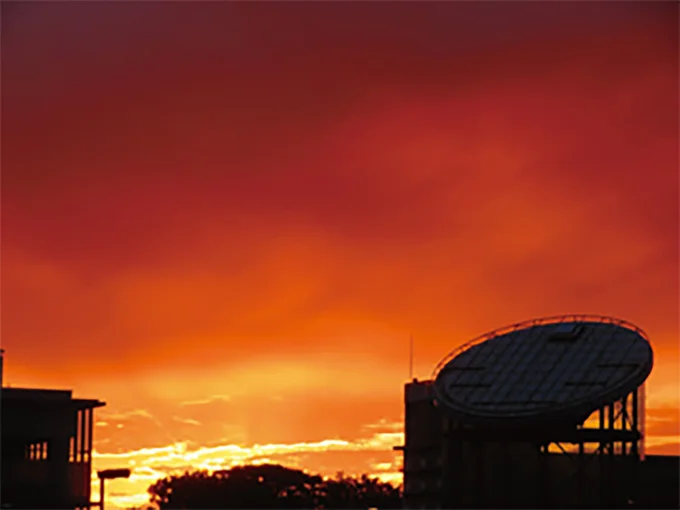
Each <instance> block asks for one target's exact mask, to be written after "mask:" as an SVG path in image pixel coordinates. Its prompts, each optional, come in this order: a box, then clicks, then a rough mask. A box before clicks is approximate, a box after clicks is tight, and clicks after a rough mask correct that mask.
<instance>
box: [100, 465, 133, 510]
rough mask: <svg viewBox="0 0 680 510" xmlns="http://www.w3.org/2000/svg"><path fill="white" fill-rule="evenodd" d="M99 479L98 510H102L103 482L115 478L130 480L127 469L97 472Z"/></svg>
mask: <svg viewBox="0 0 680 510" xmlns="http://www.w3.org/2000/svg"><path fill="white" fill-rule="evenodd" d="M97 476H98V477H99V510H104V480H114V479H115V478H130V470H129V469H105V470H103V471H97Z"/></svg>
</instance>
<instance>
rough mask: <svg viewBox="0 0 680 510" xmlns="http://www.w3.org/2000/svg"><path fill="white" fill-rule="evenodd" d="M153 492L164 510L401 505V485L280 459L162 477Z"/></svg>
mask: <svg viewBox="0 0 680 510" xmlns="http://www.w3.org/2000/svg"><path fill="white" fill-rule="evenodd" d="M148 492H149V494H150V496H151V502H152V503H154V504H155V505H157V506H158V507H159V508H161V509H186V510H189V509H202V510H212V509H218V508H221V509H226V508H244V509H245V508H261V509H266V508H282V509H285V508H309V509H332V508H344V509H359V508H363V509H368V508H381V509H382V508H386V509H394V508H401V495H400V493H399V489H398V488H395V487H393V486H392V485H390V484H388V483H384V482H380V481H379V480H378V479H376V478H370V477H368V476H367V475H362V476H361V477H360V478H352V477H347V476H344V475H343V474H342V473H339V474H338V475H337V476H336V477H335V478H333V479H328V480H324V479H323V478H322V477H321V476H319V475H311V474H308V473H305V472H304V471H300V470H298V469H289V468H286V467H283V466H279V465H275V464H265V465H259V466H238V467H234V468H232V469H229V470H224V471H216V472H214V473H212V474H209V473H208V472H207V471H193V472H186V473H184V474H183V475H181V476H177V475H173V476H170V477H167V478H163V479H161V480H158V481H157V482H156V483H154V484H153V485H152V486H151V487H149V490H148Z"/></svg>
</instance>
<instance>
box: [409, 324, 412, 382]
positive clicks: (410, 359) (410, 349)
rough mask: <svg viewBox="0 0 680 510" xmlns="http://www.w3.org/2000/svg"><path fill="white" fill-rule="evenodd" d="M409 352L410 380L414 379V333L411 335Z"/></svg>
mask: <svg viewBox="0 0 680 510" xmlns="http://www.w3.org/2000/svg"><path fill="white" fill-rule="evenodd" d="M408 347H409V352H408V380H409V381H412V380H413V335H410V337H409V346H408Z"/></svg>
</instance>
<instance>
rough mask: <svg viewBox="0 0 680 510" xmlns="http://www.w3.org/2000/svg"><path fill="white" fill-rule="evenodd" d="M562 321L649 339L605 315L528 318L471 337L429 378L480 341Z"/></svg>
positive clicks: (438, 364)
mask: <svg viewBox="0 0 680 510" xmlns="http://www.w3.org/2000/svg"><path fill="white" fill-rule="evenodd" d="M563 322H596V323H599V324H614V325H616V326H621V327H623V328H626V329H629V330H632V331H635V332H636V333H637V334H638V335H640V336H641V337H642V338H644V339H645V340H647V341H649V338H648V337H647V334H646V333H645V332H644V331H643V330H642V329H640V328H639V327H637V326H636V325H635V324H632V323H630V322H628V321H625V320H623V319H618V318H615V317H607V316H605V315H590V314H569V315H554V316H550V317H542V318H538V319H530V320H527V321H522V322H518V323H515V324H512V325H510V326H504V327H501V328H498V329H495V330H493V331H490V332H488V333H484V334H483V335H480V336H478V337H475V338H473V339H472V340H470V341H469V342H467V343H465V344H463V345H461V346H460V347H457V348H456V349H454V350H453V351H451V352H450V353H449V354H447V355H446V356H445V357H444V358H443V359H442V360H441V361H440V362H439V363H437V366H435V368H434V370H433V371H432V376H431V379H432V380H435V379H436V378H437V375H438V374H439V372H441V370H442V369H443V368H444V367H445V366H446V365H447V363H448V362H449V361H451V360H452V359H453V358H455V357H456V356H458V355H459V354H460V353H462V352H464V351H466V350H468V349H469V348H471V347H473V346H475V345H477V344H481V343H482V342H486V341H487V340H491V339H492V338H496V337H499V336H502V335H506V334H508V333H512V332H514V331H519V330H521V329H526V328H529V327H533V326H544V325H547V324H559V323H563Z"/></svg>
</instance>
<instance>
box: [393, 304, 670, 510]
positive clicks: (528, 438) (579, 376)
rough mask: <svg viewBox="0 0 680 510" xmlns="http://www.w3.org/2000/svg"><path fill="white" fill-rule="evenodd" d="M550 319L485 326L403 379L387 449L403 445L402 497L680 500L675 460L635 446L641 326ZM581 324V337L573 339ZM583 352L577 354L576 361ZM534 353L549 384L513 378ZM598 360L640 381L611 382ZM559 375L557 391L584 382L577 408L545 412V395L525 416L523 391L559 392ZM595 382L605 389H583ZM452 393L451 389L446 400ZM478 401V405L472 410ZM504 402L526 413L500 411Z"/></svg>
mask: <svg viewBox="0 0 680 510" xmlns="http://www.w3.org/2000/svg"><path fill="white" fill-rule="evenodd" d="M557 319H559V320H555V319H552V318H550V319H548V320H542V319H541V320H537V321H531V322H530V323H529V324H528V326H527V324H525V323H522V324H520V325H515V326H512V327H510V328H507V329H504V330H502V331H501V332H500V333H499V332H492V333H491V334H487V335H483V336H482V337H479V339H476V340H475V341H474V343H473V342H471V344H472V345H473V347H470V346H469V345H468V346H464V347H462V348H460V350H458V351H455V352H454V354H452V355H451V356H449V357H447V358H445V360H444V361H443V362H442V363H440V365H439V366H438V367H437V368H436V369H435V373H434V374H433V378H432V379H430V380H425V381H418V380H417V379H414V380H412V381H411V382H409V383H407V384H406V385H405V387H404V404H405V419H404V435H405V438H404V445H403V446H400V447H397V448H396V449H397V450H401V451H403V475H404V483H403V505H404V508H409V509H416V508H627V507H638V508H679V507H680V506H679V501H678V499H679V495H680V479H679V475H680V470H679V466H680V459H679V458H678V457H677V456H646V457H645V455H644V442H643V440H644V386H642V385H641V381H644V379H645V378H646V376H647V374H648V373H649V371H651V363H650V361H651V349H647V348H646V346H645V343H646V342H647V341H646V338H645V337H644V334H642V333H641V331H640V330H637V329H634V327H632V326H630V325H628V324H625V323H623V322H622V321H615V320H610V319H604V318H592V317H590V316H588V317H578V318H577V319H573V318H569V319H568V320H564V319H563V318H557ZM524 326H527V327H524ZM579 335H583V336H584V337H585V338H586V340H581V345H580V346H579ZM598 335H602V336H598ZM499 339H500V340H499ZM610 339H614V340H615V342H614V343H615V346H614V347H612V346H611V344H610ZM487 341H489V342H488V343H486V342H487ZM617 342H618V343H617ZM584 343H585V344H586V346H587V348H585V347H584V345H583V344H584ZM480 346H481V347H480ZM506 346H508V347H507V349H508V351H509V354H505V353H504V352H503V350H502V349H503V348H505V347H506ZM593 346H595V348H594V347H593ZM629 346H630V347H629ZM473 349H474V350H473ZM532 349H533V352H531V350H532ZM636 349H637V352H636ZM617 351H620V352H621V354H619V352H617ZM610 352H611V353H612V357H613V358H614V359H612V360H609V359H608V358H607V356H608V355H609V353H610ZM470 353H472V354H470ZM546 353H547V355H546ZM582 353H583V354H585V356H584V359H585V361H584V362H580V363H578V362H577V363H574V361H573V360H576V359H578V358H579V356H583V354H582ZM648 353H649V354H648ZM633 354H635V355H636V356H638V357H637V358H635V356H633ZM616 356H619V357H621V359H620V360H619V359H618V358H615V357H616ZM624 356H628V358H629V359H627V358H625V357H624ZM542 357H545V361H546V364H548V362H552V363H553V364H554V366H555V368H554V369H553V371H558V373H557V375H556V376H555V377H554V378H553V380H554V381H555V382H553V383H552V386H548V385H545V384H543V385H538V384H535V385H534V384H533V383H531V384H529V383H524V382H522V378H519V380H518V378H517V377H516V374H517V372H524V373H526V374H529V376H525V380H527V381H530V380H532V378H531V377H530V375H532V372H533V371H541V370H543V367H541V363H543V361H541V359H542ZM565 359H566V360H567V361H561V360H565ZM591 360H592V361H591ZM498 364H500V365H501V366H498ZM589 364H592V365H593V370H592V372H590V373H589V372H587V370H589V368H588V365H589ZM606 369H609V370H610V372H616V371H617V370H620V371H621V373H622V374H624V375H625V376H628V375H629V374H632V376H634V377H637V380H633V382H632V383H630V384H628V385H627V386H625V387H621V388H620V389H619V388H617V386H615V385H614V384H613V383H610V382H609V381H610V380H615V381H616V384H619V381H621V380H623V377H621V378H619V379H615V378H613V377H611V375H610V373H607V372H606ZM623 370H625V372H624V371H623ZM635 370H639V372H638V374H639V375H637V376H636V375H635V374H636V372H635ZM500 373H506V374H509V376H510V377H509V378H508V379H507V382H506V383H505V384H500V385H499V384H497V383H495V382H494V381H495V379H494V378H497V377H498V374H500ZM565 374H566V375H565ZM590 374H595V375H596V376H598V377H599V379H593V378H592V377H591V376H590ZM608 377H609V379H607V378H608ZM561 379H564V380H565V381H567V385H568V387H567V388H566V391H569V387H570V386H573V387H578V388H583V390H581V391H583V395H584V396H586V398H581V400H579V401H577V400H573V402H575V403H576V404H578V405H581V403H582V402H585V408H576V407H575V409H576V412H574V411H573V410H571V409H569V408H567V407H565V406H563V407H562V408H559V409H558V411H560V412H559V413H556V414H555V415H549V414H548V413H550V412H552V411H553V407H550V406H551V405H552V404H550V405H546V406H545V407H544V409H543V410H541V413H543V414H541V415H539V414H538V413H534V414H533V415H532V414H531V412H532V409H531V408H530V407H529V406H530V405H532V406H534V408H535V407H536V406H535V405H534V402H535V401H536V400H532V398H530V397H531V395H536V394H538V395H540V394H541V393H543V400H557V399H558V398H559V395H558V393H557V392H556V390H554V389H552V388H554V387H556V383H560V381H561ZM600 379H602V380H601V381H600ZM516 380H518V382H517V383H514V382H513V381H516ZM513 384H514V385H515V386H513ZM599 387H609V388H614V390H613V392H612V390H611V389H610V390H608V391H609V394H603V396H602V397H596V398H594V399H593V400H588V399H589V398H590V395H592V394H596V392H597V391H599V390H598V389H597V388H599ZM489 390H493V392H490V391H489ZM446 392H448V393H449V394H448V395H447V394H446ZM484 392H487V393H484ZM513 392H514V393H515V394H514V395H513ZM549 392H552V393H551V394H548V393H549ZM586 392H589V393H586ZM449 395H452V397H451V398H452V399H454V400H452V401H447V400H446V398H447V397H448V396H449ZM508 395H511V396H512V398H510V397H509V396H508ZM546 395H547V396H548V397H549V398H546ZM485 398H486V400H484V399H485ZM455 399H458V400H455ZM487 401H488V402H487ZM563 401H564V402H565V403H566V405H567V406H568V405H572V400H571V399H570V398H564V399H563ZM591 402H594V403H595V404H591ZM478 403H479V404H478ZM482 403H483V404H486V405H487V407H486V408H482V409H481V412H479V414H478V415H477V416H475V412H476V411H477V408H475V407H474V406H475V405H477V406H478V407H479V406H481V404H482ZM466 405H467V406H468V407H467V408H466V407H465V406H466ZM457 406H458V407H457ZM513 406H516V407H518V408H519V409H520V410H521V411H522V412H523V414H519V413H518V414H514V415H513V414H512V413H511V412H509V411H507V409H508V408H511V407H513ZM520 406H522V407H520ZM590 406H593V407H592V409H591V408H590ZM556 409H557V408H556ZM564 409H567V411H568V412H565V411H563V410H564ZM583 411H586V412H585V413H584V412H583ZM494 412H495V413H496V414H497V416H498V417H495V416H494V415H493V413H494ZM584 415H585V416H584ZM527 416H528V418H527ZM546 416H548V417H549V419H547V418H545V417H546ZM520 417H521V418H520ZM588 417H590V418H589V420H588V421H586V420H585V419H586V418H588Z"/></svg>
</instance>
